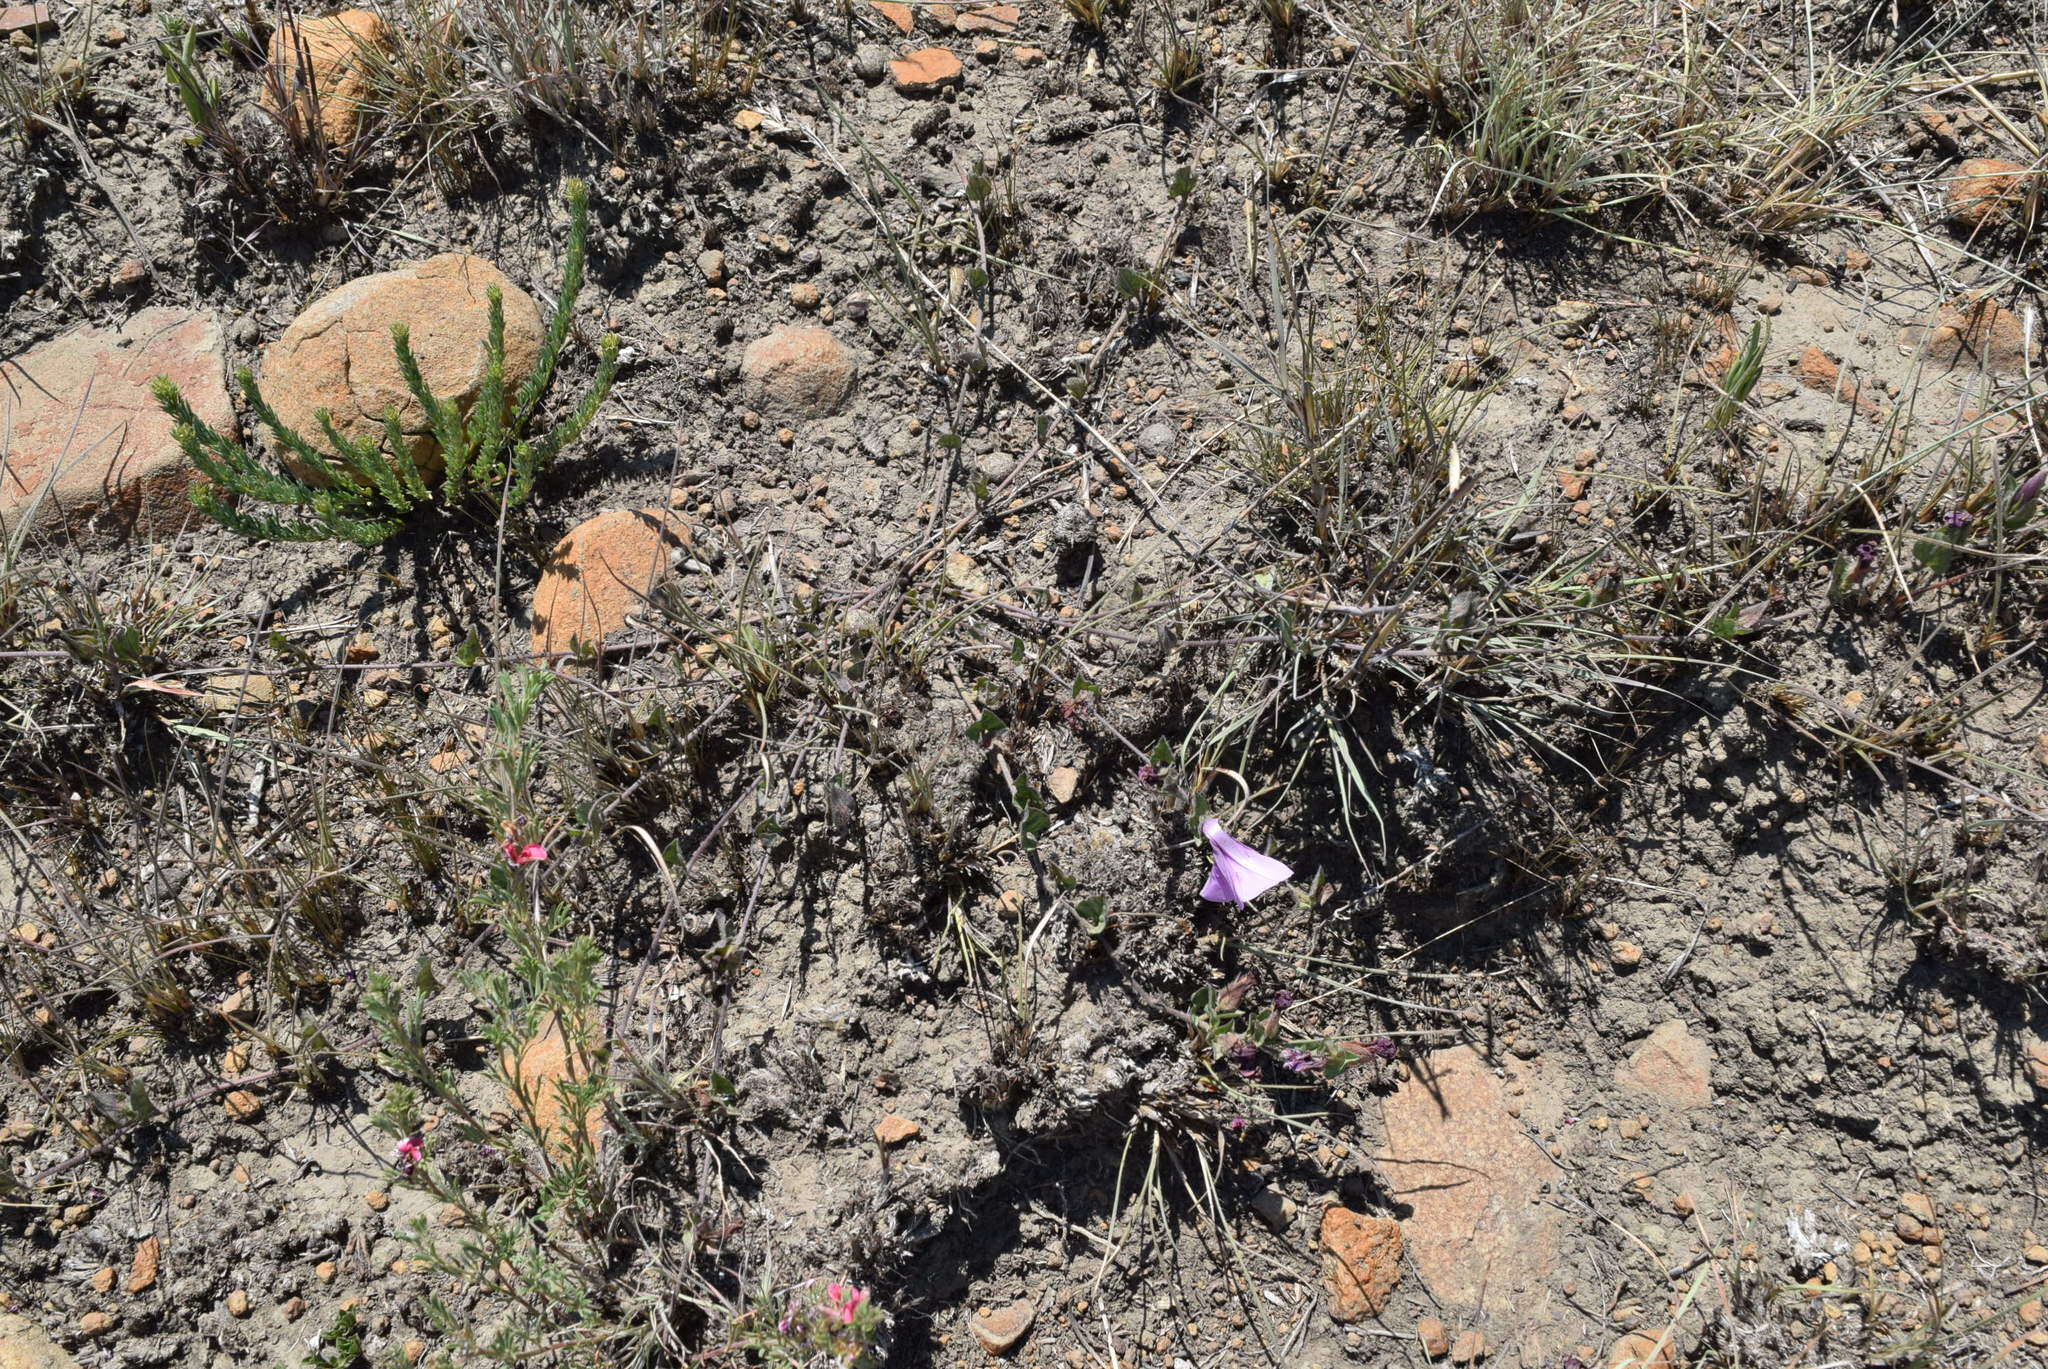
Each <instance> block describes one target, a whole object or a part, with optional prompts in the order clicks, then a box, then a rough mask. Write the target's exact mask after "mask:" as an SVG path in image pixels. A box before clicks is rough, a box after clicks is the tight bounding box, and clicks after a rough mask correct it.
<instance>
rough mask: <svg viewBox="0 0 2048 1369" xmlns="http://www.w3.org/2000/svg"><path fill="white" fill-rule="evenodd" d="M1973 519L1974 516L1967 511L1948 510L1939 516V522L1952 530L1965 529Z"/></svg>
mask: <svg viewBox="0 0 2048 1369" xmlns="http://www.w3.org/2000/svg"><path fill="white" fill-rule="evenodd" d="M1974 519H1975V515H1973V514H1972V513H1971V512H1970V511H1969V510H1968V509H1950V510H1949V511H1948V512H1947V513H1945V514H1943V515H1942V516H1941V521H1942V522H1944V523H1946V524H1948V525H1949V526H1950V527H1952V528H1967V527H1969V526H1970V524H1971V523H1972V522H1973V521H1974Z"/></svg>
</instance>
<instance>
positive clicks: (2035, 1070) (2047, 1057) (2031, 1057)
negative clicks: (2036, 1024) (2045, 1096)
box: [2027, 1041, 2048, 1092]
mask: <svg viewBox="0 0 2048 1369" xmlns="http://www.w3.org/2000/svg"><path fill="white" fill-rule="evenodd" d="M2027 1081H2028V1082H2029V1083H2031V1084H2032V1085H2033V1086H2034V1087H2035V1088H2037V1089H2040V1090H2042V1091H2043V1092H2048V1041H2036V1042H2035V1043H2034V1044H2033V1045H2031V1046H2029V1047H2027Z"/></svg>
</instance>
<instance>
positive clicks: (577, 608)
mask: <svg viewBox="0 0 2048 1369" xmlns="http://www.w3.org/2000/svg"><path fill="white" fill-rule="evenodd" d="M690 545H691V528H690V524H689V523H688V521H687V520H685V519H684V518H683V517H682V516H681V515H680V514H676V513H672V512H670V511H668V510H666V509H615V510H613V511H612V512H610V513H601V514H598V515H597V516H596V517H595V518H589V519H585V520H584V521H583V522H581V523H579V524H577V525H576V526H575V527H574V528H572V529H571V530H570V532H569V535H568V536H566V537H564V538H563V539H562V540H561V541H560V542H558V543H556V544H555V549H554V551H553V552H552V553H550V555H549V556H548V562H547V565H546V566H545V567H544V568H543V569H542V571H541V577H540V583H539V584H538V585H536V586H534V591H533V639H532V646H533V651H534V653H535V654H536V655H544V654H551V653H554V652H563V651H568V650H569V649H570V648H571V646H572V644H574V643H581V644H583V645H585V646H592V647H594V646H597V645H599V644H601V643H602V642H603V641H604V640H605V639H606V638H607V637H610V636H612V635H614V634H616V633H617V632H619V631H620V630H621V629H622V628H624V627H625V626H626V623H627V620H628V619H630V618H632V617H633V616H635V615H636V614H639V613H641V612H642V611H644V609H645V607H646V602H647V596H648V595H649V594H652V593H653V592H654V589H655V587H656V586H657V585H659V584H660V583H661V582H662V581H663V580H665V579H667V578H668V575H669V568H670V562H671V557H672V556H673V555H674V554H675V553H676V552H678V551H681V550H683V549H685V548H687V547H689V546H690Z"/></svg>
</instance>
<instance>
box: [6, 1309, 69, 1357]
mask: <svg viewBox="0 0 2048 1369" xmlns="http://www.w3.org/2000/svg"><path fill="white" fill-rule="evenodd" d="M77 1365H78V1361H77V1360H75V1359H73V1358H71V1356H70V1355H68V1354H66V1353H64V1351H63V1350H61V1349H59V1348H58V1347H57V1342H55V1341H53V1340H51V1339H50V1337H49V1334H48V1333H47V1332H45V1331H44V1330H43V1329H42V1328H41V1327H40V1326H37V1325H36V1324H35V1323H34V1322H32V1321H30V1320H29V1319H28V1318H27V1317H18V1316H16V1315H14V1314H13V1313H12V1312H0V1369H77Z"/></svg>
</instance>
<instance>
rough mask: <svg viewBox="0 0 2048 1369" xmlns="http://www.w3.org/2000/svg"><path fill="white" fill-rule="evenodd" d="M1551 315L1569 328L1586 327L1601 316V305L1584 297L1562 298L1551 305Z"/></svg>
mask: <svg viewBox="0 0 2048 1369" xmlns="http://www.w3.org/2000/svg"><path fill="white" fill-rule="evenodd" d="M1550 317H1551V318H1552V319H1554V320H1555V321H1557V322H1558V323H1561V324H1563V325H1564V326H1565V327H1567V328H1586V327H1590V326H1591V325H1592V323H1593V320H1595V319H1597V318H1599V317H1600V306H1599V305H1597V304H1593V303H1590V302H1589V301H1586V300H1582V299H1561V300H1559V301H1558V302H1557V303H1555V304H1553V305H1551V306H1550Z"/></svg>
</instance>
